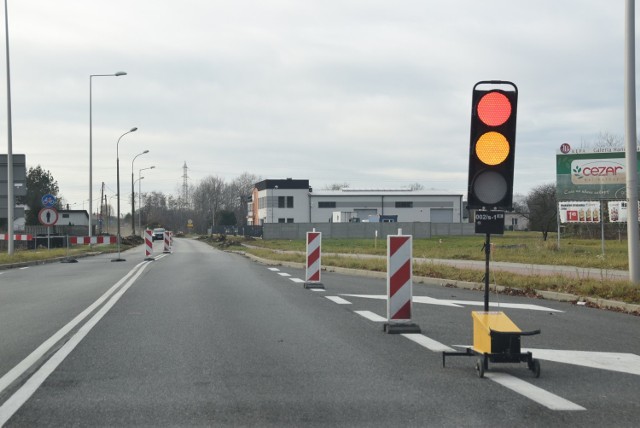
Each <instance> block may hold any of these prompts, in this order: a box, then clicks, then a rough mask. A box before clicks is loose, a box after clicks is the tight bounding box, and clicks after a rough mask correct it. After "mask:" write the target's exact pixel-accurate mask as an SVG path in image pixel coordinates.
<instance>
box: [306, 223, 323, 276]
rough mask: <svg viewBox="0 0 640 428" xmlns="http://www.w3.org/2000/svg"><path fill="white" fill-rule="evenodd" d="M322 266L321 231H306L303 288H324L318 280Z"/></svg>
mask: <svg viewBox="0 0 640 428" xmlns="http://www.w3.org/2000/svg"><path fill="white" fill-rule="evenodd" d="M321 267H322V232H316V230H315V229H313V232H307V263H306V269H305V281H304V288H324V285H322V283H321V282H320V268H321Z"/></svg>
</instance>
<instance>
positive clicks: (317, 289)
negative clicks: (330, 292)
mask: <svg viewBox="0 0 640 428" xmlns="http://www.w3.org/2000/svg"><path fill="white" fill-rule="evenodd" d="M310 290H311V291H315V292H316V293H326V292H327V290H325V289H324V288H311V289H310Z"/></svg>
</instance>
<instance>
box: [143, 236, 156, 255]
mask: <svg viewBox="0 0 640 428" xmlns="http://www.w3.org/2000/svg"><path fill="white" fill-rule="evenodd" d="M144 255H145V258H144V259H145V260H155V259H154V258H153V230H151V229H146V230H145V231H144Z"/></svg>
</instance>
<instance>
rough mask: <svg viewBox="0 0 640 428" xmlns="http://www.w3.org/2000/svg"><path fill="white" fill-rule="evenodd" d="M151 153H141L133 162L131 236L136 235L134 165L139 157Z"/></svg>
mask: <svg viewBox="0 0 640 428" xmlns="http://www.w3.org/2000/svg"><path fill="white" fill-rule="evenodd" d="M147 153H149V150H145V151H144V152H142V153H139V154H137V155H135V156H134V157H133V160H132V161H131V234H132V235H135V234H136V194H135V191H134V190H133V189H134V186H133V163H134V162H135V161H136V158H137V157H138V156H142V155H144V154H147Z"/></svg>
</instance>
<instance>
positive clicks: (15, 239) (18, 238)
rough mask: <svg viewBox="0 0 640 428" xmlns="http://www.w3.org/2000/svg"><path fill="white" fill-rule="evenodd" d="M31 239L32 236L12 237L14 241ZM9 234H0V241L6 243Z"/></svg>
mask: <svg viewBox="0 0 640 428" xmlns="http://www.w3.org/2000/svg"><path fill="white" fill-rule="evenodd" d="M32 239H33V236H32V235H20V234H18V235H13V240H14V241H31V240H32ZM8 240H9V234H8V233H0V241H8Z"/></svg>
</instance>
